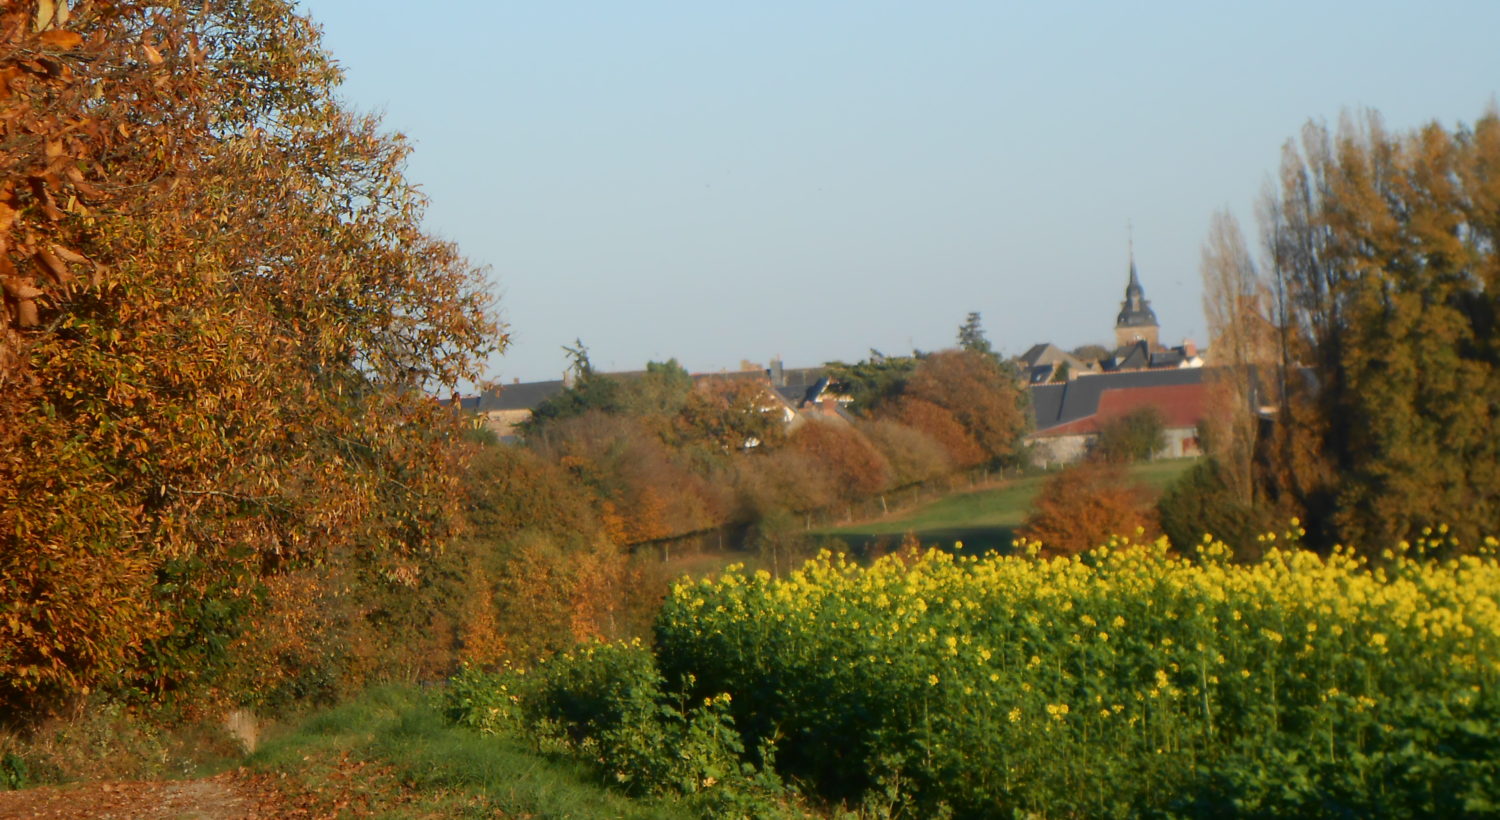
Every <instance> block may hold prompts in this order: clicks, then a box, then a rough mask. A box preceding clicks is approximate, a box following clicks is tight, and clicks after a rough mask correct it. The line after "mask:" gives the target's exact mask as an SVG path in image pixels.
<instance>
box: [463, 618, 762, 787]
mask: <svg viewBox="0 0 1500 820" xmlns="http://www.w3.org/2000/svg"><path fill="white" fill-rule="evenodd" d="M686 683H687V684H689V685H691V683H692V681H687V682H686ZM729 701H730V698H729V695H727V694H722V693H721V694H718V695H713V696H708V697H703V698H701V699H697V698H690V697H689V696H688V695H686V694H685V693H684V688H683V687H676V688H673V689H669V688H668V687H666V686H665V680H664V679H663V677H662V675H661V673H660V672H659V671H658V669H657V666H656V660H655V658H654V657H653V656H652V654H651V653H650V652H649V651H648V650H647V649H645V648H644V647H643V646H641V645H640V644H639V643H631V644H624V643H615V644H604V643H599V644H592V645H588V646H584V647H581V648H579V649H577V650H576V651H574V652H570V653H567V654H563V655H557V656H554V657H553V658H551V659H549V660H547V661H545V662H543V663H541V664H539V665H538V666H537V667H536V668H535V669H534V670H532V671H530V672H525V673H523V672H520V671H515V670H511V671H507V672H502V673H497V674H485V673H482V672H477V671H474V670H464V671H463V672H462V673H460V675H459V676H457V677H456V678H455V679H454V682H453V685H452V686H451V688H450V695H449V708H448V714H449V716H450V717H451V718H452V719H454V720H455V721H456V722H458V723H460V724H462V725H467V726H471V727H474V728H476V729H479V730H480V731H484V732H490V733H500V734H507V733H518V732H519V731H520V727H523V726H524V727H527V729H526V731H528V732H529V733H530V735H531V737H532V739H533V741H534V742H537V743H538V744H540V745H542V746H544V747H548V746H551V747H556V748H560V749H562V750H566V751H570V752H573V753H577V754H580V755H581V756H584V757H586V758H589V759H591V760H594V761H596V762H598V764H599V765H600V766H601V767H602V773H603V775H604V776H605V779H606V781H607V782H609V783H612V784H615V785H617V786H619V787H621V788H624V789H625V790H626V791H628V792H632V793H636V794H650V795H661V794H680V795H697V796H700V797H702V798H703V799H704V800H705V802H706V803H708V804H712V805H717V806H720V807H738V808H739V810H740V811H739V813H741V814H749V815H754V816H763V815H766V814H774V813H776V811H775V809H776V804H777V802H778V801H779V800H780V798H781V796H782V792H783V788H782V787H781V785H780V783H779V781H777V780H776V779H775V777H774V775H773V774H771V772H770V769H769V767H768V766H767V767H757V766H755V765H753V764H751V763H750V762H748V761H747V759H746V755H745V748H744V745H743V743H742V741H741V739H740V733H739V732H738V731H737V730H736V729H735V727H734V721H733V718H732V717H731V714H730V709H729ZM760 755H761V758H762V760H769V759H770V746H769V744H766V746H765V747H764V748H763V749H761V750H760Z"/></svg>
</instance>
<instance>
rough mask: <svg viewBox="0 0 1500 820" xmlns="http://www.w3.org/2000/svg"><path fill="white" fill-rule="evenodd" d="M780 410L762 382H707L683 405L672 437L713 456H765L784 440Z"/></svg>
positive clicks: (779, 404)
mask: <svg viewBox="0 0 1500 820" xmlns="http://www.w3.org/2000/svg"><path fill="white" fill-rule="evenodd" d="M783 406H784V405H782V404H781V403H780V402H779V401H778V400H777V399H776V397H774V396H772V395H771V388H770V387H769V386H767V385H766V384H765V383H764V382H761V381H756V380H747V379H709V380H707V381H705V382H704V384H703V385H702V386H701V387H700V388H699V389H697V390H695V391H694V392H693V393H692V394H691V395H690V396H688V398H687V400H686V401H684V402H683V404H682V408H681V410H680V411H679V412H678V416H677V419H676V422H675V423H674V425H673V431H674V436H675V438H676V440H677V442H678V443H679V446H684V447H702V448H707V449H708V450H710V451H713V452H717V453H735V452H742V451H744V452H755V453H765V452H769V451H770V450H773V449H775V448H776V447H777V446H779V445H780V444H781V442H782V441H783V440H784V439H785V437H786V420H785V418H783V410H782V408H783Z"/></svg>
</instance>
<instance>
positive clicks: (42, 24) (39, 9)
mask: <svg viewBox="0 0 1500 820" xmlns="http://www.w3.org/2000/svg"><path fill="white" fill-rule="evenodd" d="M56 17H57V3H55V2H53V0H37V2H36V20H35V21H34V22H33V24H32V25H33V26H34V27H35V28H36V30H37V31H41V30H42V29H44V28H46V27H47V26H50V25H52V22H53V20H54V19H56Z"/></svg>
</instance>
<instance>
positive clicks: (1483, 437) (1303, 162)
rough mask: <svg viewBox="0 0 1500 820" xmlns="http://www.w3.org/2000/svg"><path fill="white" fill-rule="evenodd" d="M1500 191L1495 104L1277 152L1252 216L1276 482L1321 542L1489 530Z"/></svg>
mask: <svg viewBox="0 0 1500 820" xmlns="http://www.w3.org/2000/svg"><path fill="white" fill-rule="evenodd" d="M1497 194H1500V117H1497V114H1496V112H1495V111H1493V110H1491V111H1489V112H1487V113H1486V114H1485V115H1484V116H1483V117H1481V118H1480V120H1479V121H1478V122H1477V123H1476V124H1475V125H1474V126H1473V127H1472V128H1459V129H1457V130H1456V131H1449V130H1447V129H1444V128H1443V127H1442V126H1440V125H1437V124H1430V125H1427V126H1425V127H1422V128H1420V129H1417V130H1415V131H1413V132H1410V133H1406V134H1390V133H1388V132H1387V131H1386V130H1385V128H1384V127H1383V125H1382V123H1381V121H1380V119H1379V117H1378V116H1377V115H1375V114H1373V113H1371V114H1369V115H1367V116H1365V117H1364V118H1363V119H1361V120H1358V121H1355V120H1352V119H1349V118H1346V119H1345V120H1344V122H1343V123H1341V126H1340V128H1339V129H1338V131H1337V132H1336V133H1334V134H1330V133H1329V132H1328V131H1327V129H1326V128H1324V127H1322V126H1318V125H1310V126H1309V127H1308V128H1307V129H1305V131H1304V134H1303V139H1302V143H1301V146H1300V148H1298V147H1291V146H1289V147H1288V150H1287V151H1286V153H1285V160H1284V163H1283V168H1282V174H1281V186H1280V190H1279V191H1277V192H1275V193H1274V194H1272V195H1270V196H1269V197H1268V200H1267V202H1266V203H1265V205H1264V207H1263V213H1264V214H1265V216H1266V221H1265V225H1264V227H1265V230H1266V234H1267V237H1268V251H1269V253H1268V256H1269V259H1270V267H1271V271H1272V276H1273V280H1274V281H1275V282H1276V283H1277V286H1278V287H1277V292H1278V296H1279V297H1280V298H1279V304H1280V309H1281V316H1280V319H1281V323H1282V327H1283V330H1284V332H1285V339H1284V343H1283V345H1282V346H1283V350H1284V357H1283V358H1284V367H1283V368H1282V390H1283V394H1284V395H1285V397H1286V398H1285V402H1284V406H1283V414H1282V422H1281V424H1280V425H1279V426H1280V427H1281V428H1282V429H1281V430H1280V432H1279V435H1280V442H1279V446H1277V447H1276V448H1274V450H1273V452H1274V454H1275V455H1276V459H1275V469H1274V470H1272V471H1271V473H1270V477H1271V479H1272V481H1271V485H1272V487H1273V488H1274V489H1275V490H1276V491H1279V492H1283V493H1286V494H1288V495H1290V496H1292V497H1295V498H1296V499H1297V501H1298V502H1299V503H1300V504H1302V506H1303V507H1304V509H1307V510H1308V511H1310V512H1312V513H1313V514H1314V515H1315V516H1317V517H1319V518H1321V519H1323V523H1325V524H1326V525H1328V526H1327V531H1326V535H1327V537H1328V538H1330V539H1333V538H1336V539H1339V540H1343V541H1345V542H1346V543H1355V544H1360V545H1364V546H1367V547H1371V548H1374V547H1376V546H1378V545H1382V544H1390V543H1394V541H1396V540H1398V539H1401V538H1412V537H1414V536H1416V535H1419V534H1420V533H1422V532H1423V531H1424V530H1425V529H1426V528H1429V527H1433V528H1436V527H1439V526H1441V525H1445V524H1446V525H1450V526H1452V527H1453V528H1454V530H1455V532H1456V534H1457V536H1458V537H1459V539H1460V540H1461V541H1463V542H1465V543H1467V544H1469V545H1473V544H1474V543H1475V542H1476V541H1477V540H1478V539H1479V538H1480V537H1481V536H1482V535H1483V534H1486V533H1487V532H1489V531H1491V530H1492V529H1493V528H1494V526H1495V524H1496V522H1500V437H1496V436H1495V435H1494V430H1495V425H1496V422H1497V421H1500V419H1497V414H1500V373H1497V371H1496V366H1497V362H1500V357H1497V353H1500V346H1497V344H1500V343H1497V339H1496V320H1497V318H1500V317H1497V313H1500V310H1497V305H1500V302H1497V300H1500V290H1497V286H1500V281H1497V278H1500V277H1497V270H1500V264H1497V258H1496V256H1497V252H1500V251H1497V240H1500V207H1497V203H1500V195H1497ZM1302 366H1306V367H1307V368H1308V370H1307V371H1305V374H1304V371H1302V370H1301V367H1302ZM1305 376H1310V378H1307V377H1305Z"/></svg>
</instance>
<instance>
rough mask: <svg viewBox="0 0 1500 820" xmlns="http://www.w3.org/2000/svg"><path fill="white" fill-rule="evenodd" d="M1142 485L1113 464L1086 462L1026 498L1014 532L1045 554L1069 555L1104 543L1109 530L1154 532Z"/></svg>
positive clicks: (1149, 502)
mask: <svg viewBox="0 0 1500 820" xmlns="http://www.w3.org/2000/svg"><path fill="white" fill-rule="evenodd" d="M1155 528H1156V521H1155V515H1154V512H1153V510H1152V509H1151V499H1150V496H1149V494H1148V493H1147V492H1146V490H1145V489H1144V488H1143V487H1141V486H1140V485H1138V484H1134V483H1132V482H1131V481H1130V478H1129V476H1127V475H1126V474H1125V471H1124V469H1122V468H1121V467H1119V466H1118V465H1113V464H1105V463H1101V462H1085V463H1083V464H1079V465H1076V466H1073V467H1069V468H1068V469H1066V470H1063V471H1061V472H1059V473H1057V474H1056V475H1053V476H1052V477H1050V478H1048V479H1047V481H1046V483H1044V484H1043V485H1042V489H1041V491H1040V492H1038V493H1037V496H1036V498H1035V499H1034V500H1033V501H1032V502H1031V510H1030V511H1029V512H1028V513H1027V515H1026V520H1025V521H1024V522H1023V523H1022V524H1021V526H1020V527H1019V528H1018V529H1017V530H1016V535H1017V536H1019V537H1020V538H1024V539H1027V540H1030V541H1038V542H1041V544H1042V545H1043V549H1044V551H1045V552H1047V553H1048V554H1053V555H1074V554H1077V553H1080V552H1084V551H1086V550H1090V549H1093V548H1094V547H1098V546H1102V545H1103V544H1105V543H1106V542H1107V541H1108V540H1109V537H1110V536H1111V535H1125V536H1130V537H1135V536H1136V531H1137V529H1141V530H1144V531H1145V533H1147V534H1148V535H1149V534H1152V533H1154V532H1155Z"/></svg>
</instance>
